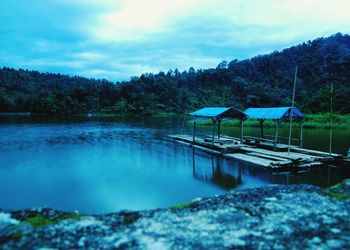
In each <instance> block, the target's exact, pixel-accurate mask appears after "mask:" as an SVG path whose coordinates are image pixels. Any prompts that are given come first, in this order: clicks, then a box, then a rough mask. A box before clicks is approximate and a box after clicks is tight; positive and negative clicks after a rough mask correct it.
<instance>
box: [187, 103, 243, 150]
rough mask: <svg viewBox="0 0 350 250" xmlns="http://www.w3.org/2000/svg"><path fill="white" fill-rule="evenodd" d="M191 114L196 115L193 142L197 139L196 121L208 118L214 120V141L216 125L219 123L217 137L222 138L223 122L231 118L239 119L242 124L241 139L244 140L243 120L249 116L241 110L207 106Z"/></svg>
mask: <svg viewBox="0 0 350 250" xmlns="http://www.w3.org/2000/svg"><path fill="white" fill-rule="evenodd" d="M191 115H192V116H193V117H194V122H193V142H194V141H195V139H196V121H198V120H207V119H211V120H212V122H213V136H212V140H213V143H214V139H215V130H216V125H217V135H218V136H217V138H218V139H219V140H220V133H221V131H220V129H221V122H222V121H223V120H229V119H239V121H240V124H241V131H240V135H241V136H240V139H241V142H242V141H243V121H244V120H245V119H246V118H247V116H246V115H245V114H244V113H242V112H241V111H239V110H237V109H234V108H223V107H207V108H202V109H199V110H197V111H195V112H193V113H191Z"/></svg>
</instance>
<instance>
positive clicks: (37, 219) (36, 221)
mask: <svg viewBox="0 0 350 250" xmlns="http://www.w3.org/2000/svg"><path fill="white" fill-rule="evenodd" d="M24 222H27V223H29V224H31V225H32V226H33V227H42V226H47V225H50V224H52V223H54V221H52V220H49V219H47V218H45V217H44V216H42V215H40V214H38V215H36V216H34V217H29V218H28V219H26V220H25V221H24Z"/></svg>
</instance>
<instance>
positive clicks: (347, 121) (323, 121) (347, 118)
mask: <svg viewBox="0 0 350 250" xmlns="http://www.w3.org/2000/svg"><path fill="white" fill-rule="evenodd" d="M331 119H332V120H333V125H332V126H333V127H335V128H350V114H347V115H340V114H330V113H324V114H306V115H305V122H304V125H303V127H304V128H329V126H330V121H331ZM197 124H198V125H204V126H211V125H212V121H211V120H209V119H208V120H203V121H199V122H197ZM294 124H297V123H294ZM221 126H237V127H238V126H240V124H239V121H238V120H227V121H223V122H222V123H221ZM244 126H245V127H259V122H258V121H257V120H256V119H248V120H246V121H245V122H244ZM285 126H289V119H286V120H284V121H283V122H282V123H281V125H280V127H285ZM264 127H266V128H269V127H275V122H274V121H272V120H265V122H264Z"/></svg>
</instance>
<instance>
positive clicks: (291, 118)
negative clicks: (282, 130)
mask: <svg viewBox="0 0 350 250" xmlns="http://www.w3.org/2000/svg"><path fill="white" fill-rule="evenodd" d="M297 74H298V66H295V73H294V86H293V97H292V109H291V110H290V111H289V137H288V155H289V153H290V143H291V139H292V123H293V110H294V100H295V87H296V85H297Z"/></svg>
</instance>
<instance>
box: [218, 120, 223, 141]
mask: <svg viewBox="0 0 350 250" xmlns="http://www.w3.org/2000/svg"><path fill="white" fill-rule="evenodd" d="M221 121H222V120H218V139H220V133H221Z"/></svg>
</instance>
